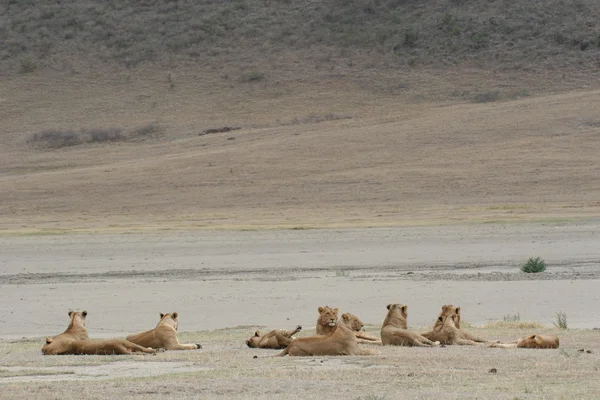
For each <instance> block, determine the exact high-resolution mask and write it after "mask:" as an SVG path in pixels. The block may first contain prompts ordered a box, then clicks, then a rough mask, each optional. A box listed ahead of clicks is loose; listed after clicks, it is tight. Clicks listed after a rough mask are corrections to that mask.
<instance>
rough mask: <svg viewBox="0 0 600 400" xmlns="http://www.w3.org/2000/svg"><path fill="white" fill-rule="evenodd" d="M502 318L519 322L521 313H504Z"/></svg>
mask: <svg viewBox="0 0 600 400" xmlns="http://www.w3.org/2000/svg"><path fill="white" fill-rule="evenodd" d="M502 319H503V321H504V322H519V321H520V320H521V314H519V313H516V314H506V315H505V316H504V317H502Z"/></svg>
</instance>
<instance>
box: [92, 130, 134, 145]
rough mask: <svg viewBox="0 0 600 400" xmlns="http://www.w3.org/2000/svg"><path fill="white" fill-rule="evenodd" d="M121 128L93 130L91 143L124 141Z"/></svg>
mask: <svg viewBox="0 0 600 400" xmlns="http://www.w3.org/2000/svg"><path fill="white" fill-rule="evenodd" d="M121 132H123V130H122V129H121V128H108V129H92V130H91V131H89V135H90V141H91V142H94V143H104V142H118V141H120V140H124V139H125V136H123V135H122V134H121Z"/></svg>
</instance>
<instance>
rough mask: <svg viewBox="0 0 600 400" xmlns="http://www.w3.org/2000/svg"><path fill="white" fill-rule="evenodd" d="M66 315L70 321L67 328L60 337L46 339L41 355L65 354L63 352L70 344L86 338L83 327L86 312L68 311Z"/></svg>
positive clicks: (85, 330)
mask: <svg viewBox="0 0 600 400" xmlns="http://www.w3.org/2000/svg"><path fill="white" fill-rule="evenodd" d="M68 315H69V319H70V321H69V326H68V327H67V329H66V330H65V331H64V332H63V333H61V334H60V335H56V336H54V337H53V338H49V337H47V338H46V343H45V344H44V346H43V347H42V354H46V355H53V354H67V353H64V351H65V349H68V347H69V345H70V343H72V342H74V341H75V340H83V339H87V338H88V331H87V328H86V327H85V317H87V311H85V310H83V311H69V313H68Z"/></svg>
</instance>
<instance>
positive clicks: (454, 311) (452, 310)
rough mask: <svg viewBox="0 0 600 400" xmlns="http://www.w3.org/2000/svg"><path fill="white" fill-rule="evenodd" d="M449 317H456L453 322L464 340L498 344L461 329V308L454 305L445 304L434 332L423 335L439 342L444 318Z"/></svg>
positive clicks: (436, 321)
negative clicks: (438, 337) (438, 336)
mask: <svg viewBox="0 0 600 400" xmlns="http://www.w3.org/2000/svg"><path fill="white" fill-rule="evenodd" d="M448 315H454V317H453V318H452V319H451V320H452V321H453V322H454V325H455V326H456V329H458V330H459V332H460V337H461V338H463V339H465V340H470V341H472V342H476V343H487V344H490V343H496V342H495V341H489V340H485V339H481V338H479V337H477V336H475V335H473V334H471V333H469V332H467V331H465V330H463V329H461V327H460V317H461V315H460V307H455V306H453V305H452V304H445V305H443V306H442V311H441V312H440V315H438V318H437V319H436V320H435V323H434V325H433V330H432V331H429V332H425V333H423V334H422V335H423V336H425V337H426V338H428V339H430V340H439V339H434V338H435V337H437V336H436V335H439V330H440V328H441V326H442V324H443V321H444V317H446V316H448ZM436 332H438V333H437V334H436ZM440 342H441V343H442V344H445V343H444V341H441V340H440Z"/></svg>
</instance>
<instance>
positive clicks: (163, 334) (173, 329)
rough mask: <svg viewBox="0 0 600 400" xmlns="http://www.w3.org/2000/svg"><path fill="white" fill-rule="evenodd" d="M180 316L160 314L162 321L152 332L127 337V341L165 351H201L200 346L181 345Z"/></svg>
mask: <svg viewBox="0 0 600 400" xmlns="http://www.w3.org/2000/svg"><path fill="white" fill-rule="evenodd" d="M178 317H179V314H178V313H176V312H174V313H170V314H162V313H161V314H160V321H158V324H157V325H156V327H155V328H154V329H152V330H149V331H146V332H141V333H137V334H134V335H129V336H127V340H129V341H130V342H132V343H135V344H138V345H140V346H143V347H152V348H154V349H165V350H196V349H201V348H202V345H200V344H180V343H179V339H177V328H178V326H179V320H178V319H177V318H178Z"/></svg>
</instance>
